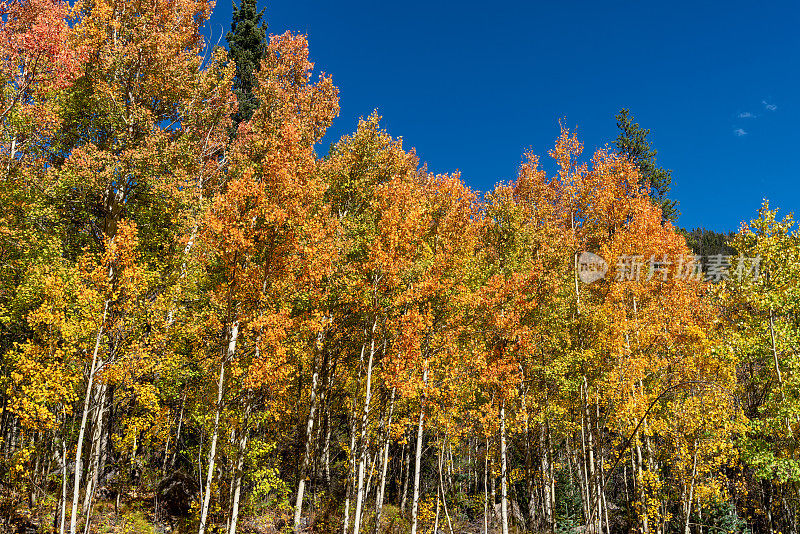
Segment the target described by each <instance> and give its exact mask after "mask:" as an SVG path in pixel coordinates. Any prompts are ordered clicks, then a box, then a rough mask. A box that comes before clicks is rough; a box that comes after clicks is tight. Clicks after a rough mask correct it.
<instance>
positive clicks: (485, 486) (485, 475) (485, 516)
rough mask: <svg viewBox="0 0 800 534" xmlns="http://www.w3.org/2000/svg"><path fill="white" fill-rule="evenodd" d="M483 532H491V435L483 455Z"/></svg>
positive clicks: (487, 439)
mask: <svg viewBox="0 0 800 534" xmlns="http://www.w3.org/2000/svg"><path fill="white" fill-rule="evenodd" d="M492 504H494V503H492ZM483 534H489V436H486V453H485V454H484V456H483Z"/></svg>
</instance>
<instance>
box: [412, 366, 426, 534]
mask: <svg viewBox="0 0 800 534" xmlns="http://www.w3.org/2000/svg"><path fill="white" fill-rule="evenodd" d="M422 382H423V387H427V385H428V366H427V362H426V365H425V370H424V371H423V372H422ZM425 398H426V395H425V391H424V389H423V393H422V398H421V399H420V400H421V402H420V406H419V424H418V425H417V451H416V454H415V460H416V461H415V463H414V496H413V498H412V499H411V534H417V514H418V512H419V471H420V467H421V465H422V429H423V424H424V421H425Z"/></svg>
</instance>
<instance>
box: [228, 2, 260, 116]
mask: <svg viewBox="0 0 800 534" xmlns="http://www.w3.org/2000/svg"><path fill="white" fill-rule="evenodd" d="M257 2H258V0H240V2H239V5H238V6H237V5H236V3H234V4H233V15H232V20H231V31H229V32H228V33H227V35H225V40H227V41H228V47H229V53H228V55H229V57H230V58H231V59H233V61H234V62H235V63H236V77H235V78H234V79H233V92H234V93H235V94H236V98H237V99H238V100H239V111H237V112H236V113H235V114H234V115H233V127H234V131H235V129H236V128H238V127H239V124H240V123H242V122H246V121H248V120H250V117H252V116H253V112H254V111H255V110H256V108H257V107H258V105H259V101H258V99H257V98H256V97H255V96H254V95H253V90H254V89H255V87H256V85H257V83H258V82H257V80H256V71H258V68H259V66H260V63H261V60H262V59H263V58H264V56H265V54H266V50H267V44H268V40H267V24H266V22H264V21H263V20H262V17H263V16H264V9H261V11H258V9H257V7H258V5H257Z"/></svg>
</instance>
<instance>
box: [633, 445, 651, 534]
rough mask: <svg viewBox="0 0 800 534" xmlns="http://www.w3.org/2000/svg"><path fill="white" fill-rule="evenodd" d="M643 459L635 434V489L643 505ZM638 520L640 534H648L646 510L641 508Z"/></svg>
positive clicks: (648, 522) (648, 525)
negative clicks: (640, 529)
mask: <svg viewBox="0 0 800 534" xmlns="http://www.w3.org/2000/svg"><path fill="white" fill-rule="evenodd" d="M643 463H644V462H643V458H642V445H641V442H640V441H639V433H638V432H637V433H636V487H637V489H638V491H639V502H641V503H644V502H646V501H645V497H646V496H645V493H644V488H643V487H642V484H641V480H642V475H643V471H644V469H643V467H644V466H643ZM639 514H640V516H641V517H640V520H641V522H642V534H649V532H650V521H649V520H648V517H647V508H646V507H645V506H642V507H641V509H640V511H639Z"/></svg>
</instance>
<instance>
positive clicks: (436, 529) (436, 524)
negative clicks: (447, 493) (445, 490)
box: [433, 486, 442, 534]
mask: <svg viewBox="0 0 800 534" xmlns="http://www.w3.org/2000/svg"><path fill="white" fill-rule="evenodd" d="M441 494H442V487H441V486H437V487H436V517H435V518H434V520H433V534H439V508H440V507H441V505H442V504H441V498H440V497H441Z"/></svg>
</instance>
